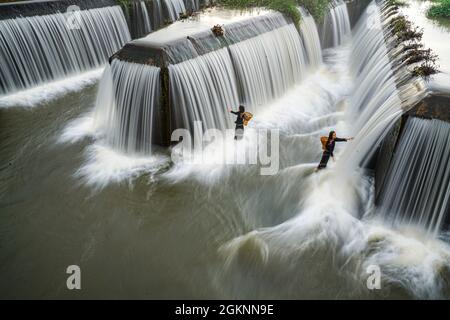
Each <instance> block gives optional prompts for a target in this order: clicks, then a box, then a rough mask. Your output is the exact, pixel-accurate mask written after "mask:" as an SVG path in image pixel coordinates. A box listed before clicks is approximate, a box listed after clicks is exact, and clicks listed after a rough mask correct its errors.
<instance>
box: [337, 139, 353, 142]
mask: <svg viewBox="0 0 450 320" xmlns="http://www.w3.org/2000/svg"><path fill="white" fill-rule="evenodd" d="M350 140H353V138H336V139H334V141H336V142H347V141H350Z"/></svg>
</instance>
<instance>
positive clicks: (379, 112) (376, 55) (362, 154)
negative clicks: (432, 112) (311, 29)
mask: <svg viewBox="0 0 450 320" xmlns="http://www.w3.org/2000/svg"><path fill="white" fill-rule="evenodd" d="M367 12H368V13H370V15H369V14H367V17H368V18H367V19H370V20H366V19H364V20H362V21H360V22H359V23H358V25H357V26H356V28H355V32H354V33H355V34H354V39H353V44H354V48H353V50H352V56H351V65H350V68H351V73H352V76H353V77H354V78H355V79H356V81H355V83H356V84H357V85H356V86H355V88H354V92H353V94H352V96H351V98H350V100H349V108H348V110H347V119H348V121H349V123H350V121H351V122H353V125H352V127H351V134H352V135H353V136H356V139H355V141H354V142H353V145H354V147H353V148H352V149H346V150H345V151H344V154H343V157H344V158H346V161H342V162H341V164H342V166H346V167H347V170H344V168H341V169H342V170H343V171H345V172H347V173H348V171H351V170H353V169H352V168H355V167H358V166H363V167H364V166H365V164H366V163H367V162H368V161H369V160H370V159H371V155H373V153H374V152H375V151H376V148H374V146H377V145H379V143H380V141H381V139H382V138H383V137H384V135H385V134H387V132H388V129H389V128H390V127H391V126H392V125H393V124H394V123H395V122H396V121H397V120H398V119H399V118H400V116H401V115H402V114H403V113H404V112H405V111H407V110H408V109H409V108H412V107H413V106H414V105H415V103H417V102H418V101H420V99H422V98H423V97H424V96H425V95H426V91H425V86H424V84H423V81H421V80H420V79H409V80H407V81H402V80H401V79H408V76H407V75H408V74H409V72H408V71H407V70H405V69H404V68H401V64H400V63H398V61H399V60H400V59H401V55H395V56H394V54H395V53H396V51H395V50H389V49H388V46H389V47H390V48H395V45H394V44H395V43H396V39H395V38H394V37H392V36H386V37H385V36H384V34H383V29H384V28H385V26H386V24H388V23H389V21H390V19H392V17H390V18H387V19H385V18H383V17H382V15H381V12H380V9H379V7H378V6H377V5H375V4H371V5H370V6H369V7H368V9H367ZM369 22H370V23H369ZM391 60H392V61H394V63H395V64H396V65H397V66H396V67H394V66H393V62H391ZM398 65H400V67H399V66H398ZM350 119H352V120H350Z"/></svg>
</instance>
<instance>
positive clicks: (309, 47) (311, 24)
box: [298, 7, 322, 67]
mask: <svg viewBox="0 0 450 320" xmlns="http://www.w3.org/2000/svg"><path fill="white" fill-rule="evenodd" d="M298 9H299V11H300V14H301V15H302V22H301V23H300V35H301V36H302V39H303V43H304V46H305V51H306V54H307V57H308V63H309V65H311V66H314V67H317V66H319V65H320V64H321V63H322V48H321V43H320V37H319V32H318V31H317V26H316V22H315V21H314V18H313V16H312V15H310V14H309V13H308V12H307V11H306V10H305V9H303V8H302V7H299V8H298Z"/></svg>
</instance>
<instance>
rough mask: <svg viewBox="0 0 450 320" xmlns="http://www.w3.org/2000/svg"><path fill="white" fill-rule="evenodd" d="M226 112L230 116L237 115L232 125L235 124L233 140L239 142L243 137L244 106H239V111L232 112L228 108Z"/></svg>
mask: <svg viewBox="0 0 450 320" xmlns="http://www.w3.org/2000/svg"><path fill="white" fill-rule="evenodd" d="M228 111H229V112H231V113H232V114H235V115H237V119H236V121H235V122H234V123H236V134H235V136H234V140H241V139H242V137H243V136H244V120H245V119H244V114H245V108H244V106H239V111H233V110H231V109H230V108H228Z"/></svg>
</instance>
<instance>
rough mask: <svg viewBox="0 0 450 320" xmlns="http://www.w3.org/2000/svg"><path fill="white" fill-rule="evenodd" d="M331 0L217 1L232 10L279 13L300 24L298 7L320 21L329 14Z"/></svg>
mask: <svg viewBox="0 0 450 320" xmlns="http://www.w3.org/2000/svg"><path fill="white" fill-rule="evenodd" d="M329 3H330V0H217V4H218V5H221V6H223V7H226V8H231V9H242V10H245V9H252V8H258V7H262V8H267V9H272V10H276V11H279V12H281V13H284V14H286V15H287V16H289V17H291V18H292V20H293V21H294V22H295V23H298V22H300V18H301V17H300V13H299V11H298V10H297V6H303V7H304V8H306V9H307V10H308V11H309V12H310V13H311V14H312V15H313V17H314V18H315V19H316V20H317V21H320V20H321V19H322V18H323V17H324V16H325V13H326V12H327V9H328V5H329Z"/></svg>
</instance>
